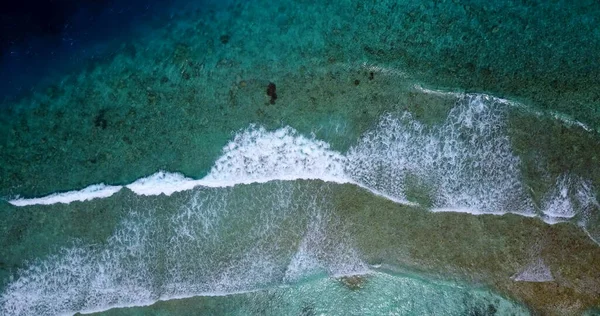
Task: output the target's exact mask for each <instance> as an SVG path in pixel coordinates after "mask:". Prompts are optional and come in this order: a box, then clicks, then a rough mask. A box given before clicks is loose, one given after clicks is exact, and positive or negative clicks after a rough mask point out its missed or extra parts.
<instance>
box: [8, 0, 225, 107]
mask: <svg viewBox="0 0 600 316" xmlns="http://www.w3.org/2000/svg"><path fill="white" fill-rule="evenodd" d="M212 2H214V1H213V0H206V1H183V0H153V1H144V0H131V1H118V0H106V1H100V0H97V1H77V0H25V1H19V2H10V3H9V2H5V3H3V4H2V5H1V6H2V7H1V8H0V26H1V30H0V80H1V81H2V82H3V84H2V85H0V99H4V100H7V99H8V100H11V99H14V98H16V97H18V96H20V95H23V94H26V93H28V92H29V91H31V90H33V89H35V88H39V87H40V86H43V85H44V82H45V81H46V82H52V81H57V78H58V77H59V76H61V75H62V74H64V73H66V72H69V71H71V70H73V67H79V66H81V65H82V64H83V63H84V62H86V61H90V60H91V61H97V60H102V59H105V58H108V57H110V56H111V55H113V54H115V52H116V51H117V50H118V49H119V47H120V45H121V44H123V43H127V42H128V41H130V40H131V39H132V38H134V37H135V36H136V34H139V33H140V32H143V30H147V29H148V26H149V25H153V24H157V23H161V21H163V22H164V21H168V20H169V19H170V18H172V17H173V15H175V14H176V13H177V12H181V11H184V10H187V9H189V8H190V6H194V7H195V8H202V7H203V6H206V7H209V6H211V5H212V4H213V3H212Z"/></svg>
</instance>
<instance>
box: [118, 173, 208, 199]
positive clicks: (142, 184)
mask: <svg viewBox="0 0 600 316" xmlns="http://www.w3.org/2000/svg"><path fill="white" fill-rule="evenodd" d="M198 182H199V181H197V180H194V179H191V178H187V177H185V176H184V175H182V174H181V173H171V172H165V171H159V172H157V173H155V174H153V175H150V176H148V177H145V178H141V179H138V180H136V181H135V182H133V183H131V184H128V185H126V187H127V188H128V189H130V190H131V191H133V192H135V193H136V194H138V195H160V194H165V195H167V196H169V195H171V194H173V193H175V192H180V191H186V190H191V189H193V188H194V187H196V186H198V185H199V183H198Z"/></svg>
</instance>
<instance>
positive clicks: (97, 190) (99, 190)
mask: <svg viewBox="0 0 600 316" xmlns="http://www.w3.org/2000/svg"><path fill="white" fill-rule="evenodd" d="M121 188H122V186H119V185H116V186H114V185H105V184H104V183H100V184H93V185H90V186H88V187H86V188H84V189H81V190H79V191H68V192H63V193H53V194H50V195H47V196H44V197H40V198H31V199H24V198H17V199H13V200H9V201H8V202H9V203H10V204H12V205H15V206H27V205H36V204H37V205H51V204H56V203H64V204H68V203H71V202H74V201H89V200H92V199H99V198H107V197H110V196H112V195H113V194H115V193H117V192H118V191H119V190H121Z"/></svg>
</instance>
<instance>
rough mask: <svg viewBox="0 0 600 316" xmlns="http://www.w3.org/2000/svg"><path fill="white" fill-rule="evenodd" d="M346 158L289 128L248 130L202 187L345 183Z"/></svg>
mask: <svg viewBox="0 0 600 316" xmlns="http://www.w3.org/2000/svg"><path fill="white" fill-rule="evenodd" d="M345 161H346V157H344V156H343V155H342V154H340V153H339V152H336V151H333V150H331V149H330V147H329V144H328V143H326V142H323V141H320V140H316V139H308V138H306V137H304V136H302V135H300V134H298V133H297V132H296V131H295V130H294V129H292V128H291V127H284V128H281V129H278V130H276V131H274V132H268V131H266V130H265V129H264V128H262V127H257V126H251V127H250V128H248V129H246V130H245V131H244V132H242V133H240V134H238V135H236V136H235V138H234V139H233V140H232V141H231V142H230V143H229V144H227V145H226V146H225V148H224V150H223V154H222V156H221V157H220V158H219V159H217V161H216V162H215V165H214V166H213V168H212V169H211V171H210V173H209V174H208V175H207V176H206V177H205V178H204V179H202V183H203V184H204V183H206V184H208V183H223V182H224V183H253V182H266V181H271V180H275V179H277V180H296V179H321V180H325V181H332V182H339V183H344V182H348V179H347V177H346V174H345V172H344V166H345Z"/></svg>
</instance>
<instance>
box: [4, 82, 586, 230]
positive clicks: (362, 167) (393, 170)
mask: <svg viewBox="0 0 600 316" xmlns="http://www.w3.org/2000/svg"><path fill="white" fill-rule="evenodd" d="M417 89H419V90H420V91H422V92H425V93H433V94H442V95H444V96H447V97H452V98H456V99H457V103H456V105H455V107H454V108H453V109H452V110H451V111H450V113H449V115H448V117H447V119H446V121H445V122H444V123H443V124H441V125H439V126H434V127H426V126H425V125H423V124H422V123H420V122H419V121H417V120H416V119H414V118H413V117H412V115H411V114H410V113H403V114H398V115H393V114H387V115H384V116H383V117H382V118H381V120H380V122H379V124H377V126H376V127H375V128H374V129H372V130H371V131H369V132H367V133H365V134H364V135H363V136H362V137H361V138H360V140H359V141H358V143H357V144H356V145H355V146H353V147H352V148H350V149H349V150H348V152H347V153H346V154H342V153H340V152H337V151H335V150H332V149H331V148H330V146H329V144H328V143H326V142H324V141H321V140H318V139H315V138H314V137H312V138H309V137H305V136H303V135H301V134H299V133H298V132H296V131H295V130H294V129H293V128H291V127H284V128H280V129H278V130H275V131H268V130H266V129H264V128H262V127H259V126H254V125H252V126H250V127H249V128H247V129H246V130H243V131H241V132H240V133H238V134H237V135H236V136H235V137H234V138H233V139H232V140H231V141H230V142H229V143H228V144H227V145H225V146H224V148H223V151H222V155H221V156H220V157H219V158H218V159H217V160H216V161H215V164H214V165H213V167H212V169H211V170H210V172H209V173H208V174H207V175H206V176H205V177H204V178H202V179H198V180H196V179H191V178H188V177H185V176H184V175H182V174H180V173H169V172H165V171H159V172H157V173H155V174H153V175H150V176H148V177H145V178H142V179H139V180H137V181H135V182H133V183H131V184H129V185H126V187H127V188H128V189H130V190H132V191H133V192H134V193H136V194H139V195H160V194H165V195H171V194H173V193H175V192H179V191H185V190H190V189H192V188H194V187H198V186H204V187H230V186H234V185H237V184H250V183H265V182H270V181H275V180H289V181H292V180H298V179H319V180H323V181H328V182H334V183H352V184H355V185H358V186H361V187H363V188H365V189H367V190H369V191H371V192H372V193H374V194H376V195H379V196H382V197H385V198H387V199H390V200H392V201H394V202H397V203H402V204H409V205H415V206H416V205H418V203H417V202H416V201H409V197H408V196H407V194H409V191H410V189H411V188H414V187H419V186H421V187H422V188H424V190H425V191H427V192H428V194H429V195H430V196H429V198H430V199H431V201H432V203H433V205H432V207H431V208H432V211H434V212H463V213H469V214H474V215H479V214H496V215H501V214H505V213H507V212H511V213H516V214H520V215H524V216H534V215H535V214H536V211H534V210H535V207H534V204H533V202H532V200H531V197H530V196H529V194H528V193H527V192H526V190H525V189H524V187H523V185H522V183H521V173H520V172H521V171H520V161H519V158H518V157H517V156H515V155H514V154H513V153H512V149H511V144H510V140H509V138H508V136H507V133H506V126H505V125H506V120H507V113H508V112H507V108H506V107H505V106H504V105H507V104H508V105H515V103H514V102H511V101H508V100H504V99H499V98H494V97H491V96H487V95H468V94H458V93H454V92H440V91H435V90H428V89H425V88H420V87H417ZM569 181H571V180H568V177H567V178H564V179H563V180H560V181H558V182H557V184H556V188H555V190H554V191H552V192H550V193H548V195H547V196H546V198H545V199H544V201H543V205H542V207H541V208H542V211H541V212H540V215H541V216H540V217H541V218H542V219H543V220H545V221H546V222H547V223H555V222H559V221H565V220H569V219H570V218H573V217H574V216H575V214H576V213H577V212H578V211H577V210H578V209H579V208H581V207H584V208H585V207H587V208H588V209H589V208H592V206H593V205H595V204H593V203H592V202H589V201H588V202H585V203H583V202H582V201H581V199H582V198H576V199H578V200H577V201H576V202H573V198H574V197H573V196H584V195H585V194H583V193H581V192H583V191H585V190H583V189H581V190H579V189H569V188H567V189H565V187H566V186H573V185H571V184H569V183H571V182H569ZM573 181H575V180H573ZM582 181H583V180H581V181H580V180H577V181H575V182H578V183H583V182H582ZM567 182H568V183H567ZM582 185H583V184H578V185H577V186H579V187H582ZM585 185H587V186H590V185H591V184H589V183H586V184H585ZM585 185H583V186H585ZM121 188H122V187H121V186H105V185H103V184H100V185H94V186H90V187H88V188H86V189H84V190H81V191H72V192H66V193H58V194H53V195H51V196H48V197H43V198H34V199H15V200H11V201H9V202H10V203H12V204H13V205H17V206H25V205H33V204H52V203H69V202H72V201H85V200H88V199H91V198H100V197H108V196H110V195H112V194H114V193H115V192H117V191H118V190H119V189H121ZM569 190H572V191H574V192H575V193H573V194H567V193H566V192H567V191H569ZM577 190H579V191H577ZM588 191H590V190H588ZM591 191H593V190H591ZM576 192H580V193H576ZM586 192H587V191H586ZM582 194H583V195H582ZM585 196H587V198H588V200H589V197H590V196H591V195H590V194H587V195H585ZM591 201H595V203H596V204H597V201H596V200H595V198H591ZM573 203H575V204H573ZM586 203H587V204H586ZM586 205H588V206H586Z"/></svg>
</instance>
